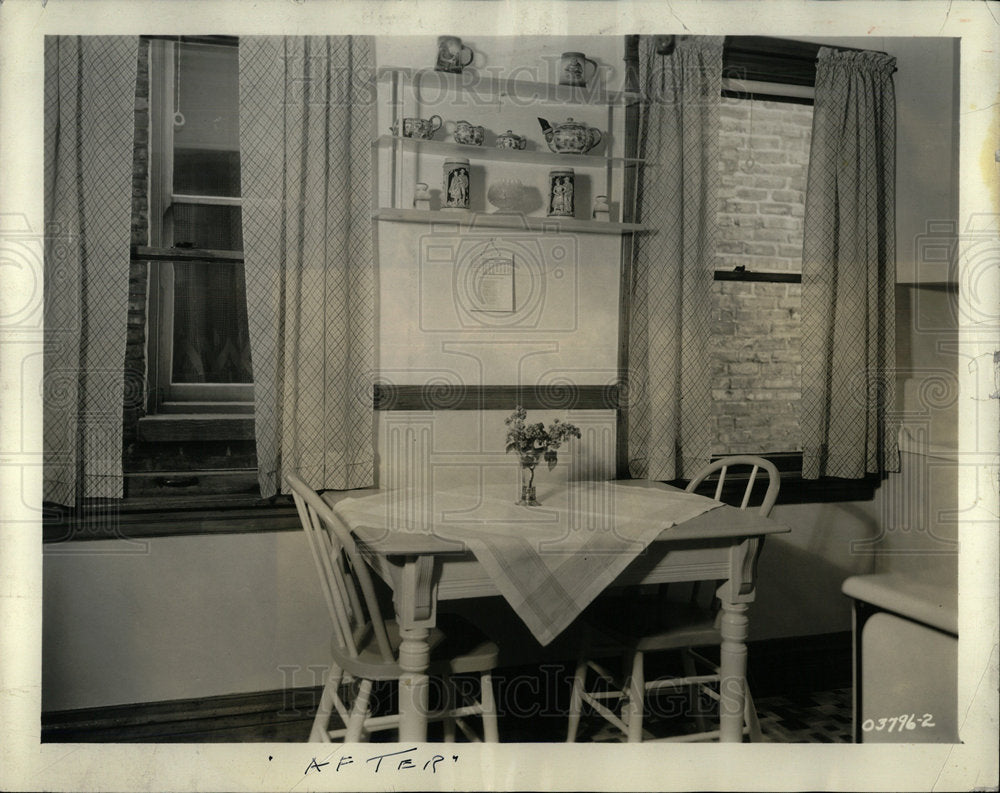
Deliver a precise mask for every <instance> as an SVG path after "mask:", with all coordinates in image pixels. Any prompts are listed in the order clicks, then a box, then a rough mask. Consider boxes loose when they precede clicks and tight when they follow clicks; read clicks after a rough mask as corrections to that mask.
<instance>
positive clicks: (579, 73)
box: [559, 52, 597, 85]
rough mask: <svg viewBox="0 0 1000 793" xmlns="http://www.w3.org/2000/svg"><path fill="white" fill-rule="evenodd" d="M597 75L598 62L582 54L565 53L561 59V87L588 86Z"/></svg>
mask: <svg viewBox="0 0 1000 793" xmlns="http://www.w3.org/2000/svg"><path fill="white" fill-rule="evenodd" d="M588 66H589V67H590V68H589V69H588V68H587V67H588ZM588 72H589V73H588ZM595 74H597V62H596V61H594V60H593V59H591V58H588V57H587V56H586V55H584V54H583V53H582V52H564V53H563V54H562V57H561V58H560V59H559V85H586V84H587V83H588V82H589V81H590V79H591V78H592V77H593V76H594V75H595Z"/></svg>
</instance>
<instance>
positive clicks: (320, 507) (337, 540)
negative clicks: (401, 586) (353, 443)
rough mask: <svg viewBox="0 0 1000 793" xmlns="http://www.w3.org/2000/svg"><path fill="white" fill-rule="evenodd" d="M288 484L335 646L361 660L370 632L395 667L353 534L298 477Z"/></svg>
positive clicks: (290, 477)
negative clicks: (361, 644)
mask: <svg viewBox="0 0 1000 793" xmlns="http://www.w3.org/2000/svg"><path fill="white" fill-rule="evenodd" d="M285 481H286V482H287V483H288V486H289V487H290V488H291V489H292V497H293V498H294V499H295V506H296V509H297V510H298V513H299V518H300V520H301V521H302V528H303V529H304V530H305V534H306V540H307V541H308V543H309V550H310V551H311V552H312V557H313V561H314V562H315V563H316V570H317V572H318V573H319V578H320V586H321V588H322V590H323V598H324V600H325V601H326V605H327V608H328V609H329V611H330V619H331V621H332V622H333V630H334V638H335V641H336V644H337V645H338V646H339V647H340V649H341V651H342V652H343V653H344V654H345V655H346V656H348V657H350V658H357V657H358V641H357V639H358V636H359V634H361V633H362V632H363V631H365V630H371V631H373V632H374V635H375V641H376V643H377V645H378V648H379V654H380V655H381V656H382V660H383V661H384V662H385V663H394V662H395V657H394V655H393V652H392V645H391V643H390V642H389V635H388V632H387V631H386V627H385V621H384V620H383V618H382V611H381V609H380V608H379V604H378V599H377V597H376V594H375V586H374V584H373V582H372V578H371V573H370V571H369V569H368V565H367V564H366V563H365V560H364V558H363V557H362V555H361V551H360V550H359V549H358V546H357V543H356V542H355V541H354V537H353V536H352V535H351V532H350V530H349V529H348V528H347V527H346V526H345V525H344V524H343V522H342V521H341V520H340V518H338V517H337V515H336V513H335V512H334V511H333V510H332V509H331V508H330V505H329V504H327V503H326V502H325V501H324V500H323V499H322V498H321V497H320V495H319V494H318V493H317V492H316V491H315V490H313V489H312V488H311V487H310V486H309V485H307V484H306V483H305V482H304V481H303V480H302V479H301V478H299V477H298V476H297V475H296V474H286V475H285Z"/></svg>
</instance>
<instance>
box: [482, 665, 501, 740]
mask: <svg viewBox="0 0 1000 793" xmlns="http://www.w3.org/2000/svg"><path fill="white" fill-rule="evenodd" d="M479 701H480V703H482V708H483V741H484V742H485V743H500V729H499V727H498V726H497V703H496V699H495V698H494V696H493V676H492V675H490V674H489V673H488V672H487V673H486V674H484V675H481V676H480V678H479Z"/></svg>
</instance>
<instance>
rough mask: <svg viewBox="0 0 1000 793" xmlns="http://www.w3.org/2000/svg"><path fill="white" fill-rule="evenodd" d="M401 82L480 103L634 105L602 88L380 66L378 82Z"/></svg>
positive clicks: (632, 97)
mask: <svg viewBox="0 0 1000 793" xmlns="http://www.w3.org/2000/svg"><path fill="white" fill-rule="evenodd" d="M394 78H395V79H397V80H398V79H403V80H405V81H407V82H409V83H410V84H411V85H413V86H414V87H417V88H423V89H430V90H440V91H442V92H447V93H449V94H455V93H469V94H472V95H475V96H478V97H480V98H482V99H484V100H485V99H490V98H492V99H496V98H503V97H511V98H514V99H517V100H520V101H525V102H556V103H562V104H571V105H602V106H606V105H617V104H632V103H634V102H638V101H639V98H640V95H639V94H638V93H635V92H633V91H606V90H605V89H604V88H603V87H602V86H600V85H597V84H594V85H590V86H572V85H558V84H557V83H545V82H536V81H533V80H517V79H514V78H510V77H494V76H491V75H485V74H480V73H479V72H478V71H476V70H474V69H466V70H465V71H463V72H462V73H461V74H453V73H451V72H439V71H436V70H435V69H412V68H408V67H405V66H383V67H382V68H380V69H379V70H378V79H379V80H391V79H394Z"/></svg>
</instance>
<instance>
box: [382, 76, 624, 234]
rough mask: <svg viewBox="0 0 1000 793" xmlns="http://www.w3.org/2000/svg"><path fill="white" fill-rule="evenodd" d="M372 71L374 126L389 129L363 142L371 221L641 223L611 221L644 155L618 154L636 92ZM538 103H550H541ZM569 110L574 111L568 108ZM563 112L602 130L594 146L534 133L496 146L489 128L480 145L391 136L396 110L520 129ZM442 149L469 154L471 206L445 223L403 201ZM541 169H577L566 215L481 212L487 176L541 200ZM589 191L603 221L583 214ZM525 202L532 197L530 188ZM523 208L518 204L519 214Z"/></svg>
mask: <svg viewBox="0 0 1000 793" xmlns="http://www.w3.org/2000/svg"><path fill="white" fill-rule="evenodd" d="M378 74H379V79H380V81H381V87H380V91H379V95H380V98H381V100H382V101H385V102H386V103H387V104H386V105H385V106H384V110H383V112H382V116H381V117H380V119H379V127H380V129H382V130H386V129H388V130H390V131H391V132H390V134H382V135H380V136H378V137H376V138H375V139H374V140H373V145H372V156H373V160H374V165H375V174H376V180H375V181H376V185H375V193H376V194H375V201H374V206H375V207H378V208H379V209H378V210H377V211H376V213H375V217H376V218H377V219H389V220H395V221H401V222H405V223H441V222H450V223H452V224H453V225H455V226H456V227H458V228H466V229H474V228H477V227H485V228H496V229H503V228H505V229H517V230H522V231H523V230H526V229H527V230H541V231H544V230H548V229H553V228H558V229H559V230H561V231H562V232H565V233H576V232H578V233H598V234H622V233H628V232H633V231H642V230H644V229H643V227H642V226H641V225H638V224H630V223H623V222H620V221H621V220H622V217H623V214H624V213H623V207H622V205H621V196H622V193H623V184H624V180H625V177H626V172H627V171H629V170H631V169H634V168H636V167H637V166H638V165H639V164H641V163H642V162H643V161H642V160H641V159H638V158H635V157H625V156H623V155H624V151H623V148H624V134H623V129H624V119H623V106H624V105H625V104H626V103H627V102H628V101H630V100H631V99H632V98H635V97H636V96H637V95H636V94H632V93H626V92H615V91H607V90H605V86H604V83H603V82H601V81H600V80H599V79H595V80H594V81H592V83H591V85H589V86H565V85H556V84H554V83H546V82H533V81H527V80H516V79H505V78H500V77H494V76H487V75H483V74H479V73H477V72H475V71H471V70H466V71H465V72H462V73H459V74H453V73H449V72H438V71H435V70H433V69H414V68H406V67H395V66H387V67H382V68H381V69H379V72H378ZM545 103H549V105H555V106H557V107H556V108H553V107H549V108H548V109H545V108H543V105H544V104H545ZM574 108H575V110H576V111H578V112H574ZM563 113H566V114H567V115H568V116H569V118H573V116H574V115H575V116H577V117H579V118H580V119H581V123H583V124H586V125H591V124H592V125H594V126H593V128H594V129H598V130H599V131H600V132H601V136H602V141H601V143H600V144H599V148H600V153H596V154H595V153H589V154H587V153H584V154H559V153H556V152H552V151H549V150H548V146H547V144H546V143H545V141H544V139H539V137H536V138H534V139H528V144H527V148H526V149H498V148H496V146H495V145H491V144H493V142H494V138H493V136H492V135H487V138H488V139H489V140H488V143H487V145H483V146H472V145H465V144H460V143H458V142H456V141H454V140H426V139H420V138H409V137H404V136H402V135H400V134H399V132H400V130H401V128H402V126H403V119H404V117H419V118H428V117H433V116H438V117H439V118H440V117H443V118H444V119H446V121H445V126H447V125H448V124H450V123H457V122H455V121H454V120H455V119H457V118H462V117H464V118H467V119H472V123H480V124H483V125H484V126H487V127H489V128H490V129H491V130H492V131H493V132H495V131H497V130H502V129H504V128H505V127H511V128H518V129H520V130H524V129H525V127H526V125H532V124H536V123H537V122H539V121H541V120H542V116H548V117H549V118H553V117H555V118H564V117H565V116H563V115H562V114H563ZM553 114H554V115H553ZM588 116H589V117H588ZM598 117H600V118H601V120H598ZM556 123H559V122H556ZM543 124H544V122H543ZM437 134H438V135H439V136H441V137H443V136H444V135H445V134H447V132H446V130H444V129H442V130H439V131H438V133H437ZM447 157H461V158H464V159H468V160H469V162H470V164H471V165H472V167H473V168H474V169H475V171H474V175H473V176H472V177H470V181H471V182H473V183H472V184H471V185H470V192H471V193H472V196H471V197H470V205H471V207H472V208H473V211H472V212H470V213H468V214H467V215H466V217H467V218H470V219H468V220H465V221H458V220H451V221H445V218H446V217H448V215H449V212H447V211H432V210H427V209H425V208H421V209H419V210H418V209H412V207H413V205H414V198H413V195H414V188H415V185H416V184H418V183H425V184H428V185H432V184H435V183H437V182H438V181H439V179H440V178H441V176H440V174H441V166H442V161H443V160H445V159H446V158H447ZM543 166H544V167H545V168H544V169H543ZM549 167H558V168H572V169H574V170H576V171H579V172H580V174H579V177H578V182H577V184H576V188H577V189H576V196H575V199H576V200H575V206H574V211H575V217H570V218H559V219H556V218H548V217H545V216H539V215H537V214H524V213H521V214H486V213H484V212H483V210H484V209H487V208H488V207H487V198H488V193H489V188H490V186H491V184H495V183H498V182H502V181H505V180H514V181H519V182H523V184H524V185H525V187H526V189H527V190H528V191H529V193H531V192H533V191H537V193H538V194H540V195H541V197H542V199H543V201H548V191H549V186H548V174H547V173H546V171H547V170H548V168H549ZM598 196H606V198H607V203H608V206H609V210H610V218H609V219H608V220H607V221H603V220H598V221H595V220H592V219H591V216H592V209H593V205H594V202H595V200H596V198H597V197H598ZM530 203H531V204H532V205H534V204H535V203H537V195H536V196H534V199H533V200H532V201H531V202H530ZM432 206H434V204H432ZM532 208H533V206H532V207H529V206H526V205H522V206H521V209H523V210H526V211H528V212H530V211H531V209H532ZM543 211H544V210H543ZM456 217H457V216H456Z"/></svg>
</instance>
